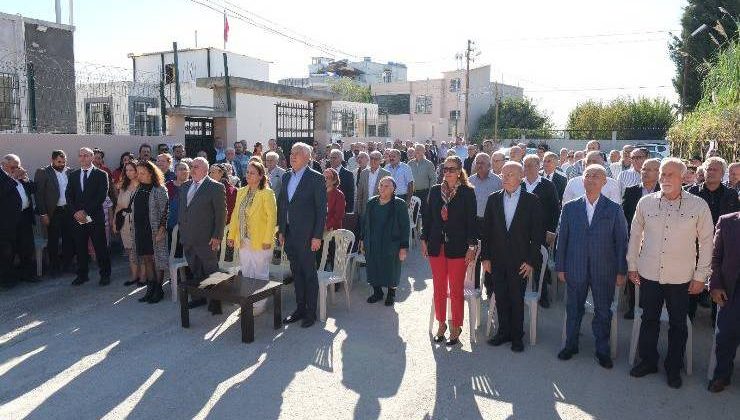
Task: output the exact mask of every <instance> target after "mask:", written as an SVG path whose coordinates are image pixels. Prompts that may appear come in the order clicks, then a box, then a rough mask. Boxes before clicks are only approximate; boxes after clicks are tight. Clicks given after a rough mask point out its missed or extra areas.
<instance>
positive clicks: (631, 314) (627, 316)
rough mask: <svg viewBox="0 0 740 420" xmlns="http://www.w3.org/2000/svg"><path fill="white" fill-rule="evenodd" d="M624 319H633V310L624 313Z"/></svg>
mask: <svg viewBox="0 0 740 420" xmlns="http://www.w3.org/2000/svg"><path fill="white" fill-rule="evenodd" d="M624 319H635V309H634V308H632V309H629V310H628V311H627V312H625V313H624Z"/></svg>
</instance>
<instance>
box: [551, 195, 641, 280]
mask: <svg viewBox="0 0 740 420" xmlns="http://www.w3.org/2000/svg"><path fill="white" fill-rule="evenodd" d="M626 255H627V221H626V220H625V218H624V214H622V210H621V209H620V206H619V204H617V203H615V202H613V201H611V200H609V199H608V198H606V197H605V196H603V195H601V196H600V197H599V201H598V202H597V203H596V208H595V209H594V215H593V217H592V218H591V224H590V225H589V224H588V216H587V214H586V198H585V196H584V197H581V198H578V199H576V200H573V201H569V202H567V203H565V205H563V213H562V217H561V218H560V232H559V234H558V244H557V253H556V255H555V265H556V270H557V271H558V272H560V271H562V272H565V273H566V276H565V278H566V279H567V280H568V281H575V282H585V281H587V280H588V278H589V275H590V276H591V278H592V279H593V280H602V281H603V280H606V281H610V282H613V281H616V277H617V274H627V259H626Z"/></svg>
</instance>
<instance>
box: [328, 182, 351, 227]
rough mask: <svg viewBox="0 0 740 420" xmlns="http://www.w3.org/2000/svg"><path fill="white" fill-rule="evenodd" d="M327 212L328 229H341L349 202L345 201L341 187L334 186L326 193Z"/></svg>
mask: <svg viewBox="0 0 740 420" xmlns="http://www.w3.org/2000/svg"><path fill="white" fill-rule="evenodd" d="M326 202H327V207H328V209H327V212H326V227H325V229H326V230H333V229H341V228H342V221H343V220H344V208H345V206H346V205H347V203H346V202H345V201H344V193H342V190H340V189H339V188H334V189H333V190H331V191H330V192H327V193H326Z"/></svg>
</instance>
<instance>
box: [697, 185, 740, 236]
mask: <svg viewBox="0 0 740 420" xmlns="http://www.w3.org/2000/svg"><path fill="white" fill-rule="evenodd" d="M719 189H721V190H722V196H721V197H720V199H719V213H717V212H716V211H714V210H712V221H713V222H714V224H715V226H716V225H717V222H718V221H719V217H720V216H722V215H725V214H729V213H734V212H736V211H738V210H740V200H738V197H737V191H735V190H733V189H731V188H727V187H725V186H724V184H719ZM688 191H689V192H690V193H691V194H694V195H698V196H699V197H701V198H703V199H704V201H706V202H707V204H709V199H710V197H709V194H710V192H709V190H708V189H706V188H705V187H704V183H701V184H698V185H693V186H692V187H691V188H689V190H688ZM709 209H710V210H711V209H712V206H709Z"/></svg>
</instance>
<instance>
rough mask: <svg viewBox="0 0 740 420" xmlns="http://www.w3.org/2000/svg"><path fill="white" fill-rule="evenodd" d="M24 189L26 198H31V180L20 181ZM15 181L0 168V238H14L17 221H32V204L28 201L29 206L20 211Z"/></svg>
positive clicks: (32, 187) (19, 199)
mask: <svg viewBox="0 0 740 420" xmlns="http://www.w3.org/2000/svg"><path fill="white" fill-rule="evenodd" d="M21 184H23V188H24V189H25V190H26V195H27V196H28V199H29V200H31V194H32V193H33V192H34V189H35V188H34V184H33V183H32V182H21ZM16 185H17V184H16V182H15V180H14V179H13V178H11V177H9V176H8V175H6V174H5V172H4V171H2V170H0V239H1V240H6V241H8V240H10V241H12V240H14V239H15V237H16V231H17V226H18V224H19V223H33V206H32V205H31V204H32V203H31V202H30V201H29V207H28V209H27V210H26V211H24V212H21V205H22V204H23V202H22V201H21V196H20V194H18V189H17V188H16Z"/></svg>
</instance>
